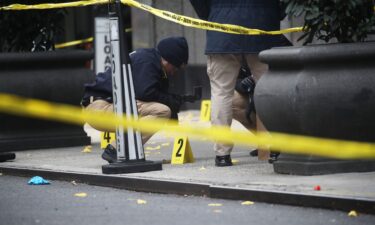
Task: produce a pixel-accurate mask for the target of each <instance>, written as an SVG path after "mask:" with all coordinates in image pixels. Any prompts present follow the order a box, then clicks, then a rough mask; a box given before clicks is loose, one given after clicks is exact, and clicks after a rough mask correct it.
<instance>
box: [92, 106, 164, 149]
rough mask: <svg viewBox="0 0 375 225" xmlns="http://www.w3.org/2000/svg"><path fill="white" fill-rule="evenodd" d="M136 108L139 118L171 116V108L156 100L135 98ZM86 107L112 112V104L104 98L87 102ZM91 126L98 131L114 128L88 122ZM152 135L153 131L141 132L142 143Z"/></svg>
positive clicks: (150, 118) (149, 118) (148, 118)
mask: <svg viewBox="0 0 375 225" xmlns="http://www.w3.org/2000/svg"><path fill="white" fill-rule="evenodd" d="M137 108H138V114H139V118H140V120H152V119H155V118H166V119H168V118H170V117H171V110H170V109H169V107H168V106H166V105H164V104H161V103H158V102H143V101H139V100H137ZM86 109H88V110H96V111H103V112H113V104H112V103H108V102H106V101H104V100H96V101H94V102H92V103H91V104H89V105H88V106H87V107H86ZM90 126H92V127H93V128H95V129H97V130H100V131H109V132H114V131H115V130H107V129H103V128H101V127H98V126H95V125H94V124H92V125H91V124H90ZM152 135H154V134H153V133H142V143H143V144H145V143H146V142H147V141H148V140H149V139H150V138H151V136H152Z"/></svg>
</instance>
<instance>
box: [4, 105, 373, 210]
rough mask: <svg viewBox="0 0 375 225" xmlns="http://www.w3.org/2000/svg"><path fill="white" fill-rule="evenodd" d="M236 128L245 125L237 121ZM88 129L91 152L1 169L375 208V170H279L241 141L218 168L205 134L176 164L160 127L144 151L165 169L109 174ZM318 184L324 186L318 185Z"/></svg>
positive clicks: (24, 159)
mask: <svg viewBox="0 0 375 225" xmlns="http://www.w3.org/2000/svg"><path fill="white" fill-rule="evenodd" d="M198 117H199V112H198V111H187V112H183V113H181V115H180V121H183V122H192V123H194V122H198ZM233 128H234V129H243V128H242V127H241V126H240V125H239V124H238V123H235V124H234V126H233ZM87 132H88V133H89V134H90V135H91V137H92V142H93V145H92V152H91V153H84V152H82V150H83V149H84V146H81V147H72V148H57V149H48V150H32V151H22V152H16V159H15V160H14V161H8V162H3V163H0V172H2V173H4V174H10V175H12V174H13V175H21V176H30V177H31V176H35V175H41V176H44V177H45V178H48V179H61V180H68V181H72V180H75V181H76V182H84V183H89V184H93V185H101V186H110V187H117V188H125V189H131V190H137V191H149V192H158V193H174V194H183V195H201V196H208V197H214V198H226V199H241V200H250V201H262V202H270V203H278V204H290V205H300V206H309V207H321V208H331V209H339V210H358V211H360V212H366V213H372V214H374V213H375V172H370V173H344V174H330V175H319V176H295V175H282V174H276V173H274V172H273V167H272V164H269V163H268V162H263V161H258V160H257V158H254V157H250V156H249V151H250V149H247V148H245V147H240V146H236V147H235V149H234V150H233V153H232V158H233V160H234V162H235V165H234V166H232V167H224V168H218V167H215V166H214V156H215V155H214V152H213V148H212V145H213V144H212V143H211V142H207V141H205V140H203V139H202V140H193V139H189V141H190V145H191V148H192V151H193V154H194V158H195V162H194V163H188V164H184V165H171V164H170V163H169V162H170V160H171V155H172V150H173V141H174V138H173V137H170V136H166V135H165V134H164V133H163V132H159V133H157V134H156V135H154V136H153V137H152V138H151V139H150V140H149V142H148V143H147V144H146V145H145V154H146V159H147V160H153V161H163V170H162V171H153V172H146V173H134V174H121V175H104V174H102V170H101V166H102V165H104V164H106V161H104V160H102V159H101V157H100V155H101V153H102V150H101V149H100V145H99V141H100V138H99V132H97V131H95V130H93V129H87ZM317 185H319V186H320V187H321V190H320V191H316V190H314V187H315V186H317Z"/></svg>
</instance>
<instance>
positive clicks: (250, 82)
mask: <svg viewBox="0 0 375 225" xmlns="http://www.w3.org/2000/svg"><path fill="white" fill-rule="evenodd" d="M235 89H236V91H237V92H238V93H240V94H242V95H247V96H249V105H248V106H247V108H246V118H247V119H248V120H249V121H250V122H252V121H251V118H250V115H251V113H252V112H254V113H255V112H256V111H255V105H254V89H255V80H254V77H253V75H252V74H251V70H250V68H249V66H248V64H247V62H246V59H245V55H243V54H242V61H241V67H240V71H239V72H238V78H237V82H236V87H235Z"/></svg>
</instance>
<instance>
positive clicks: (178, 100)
mask: <svg viewBox="0 0 375 225" xmlns="http://www.w3.org/2000/svg"><path fill="white" fill-rule="evenodd" d="M169 103H170V104H169V107H170V108H171V111H172V115H173V114H176V115H177V113H178V112H179V111H180V107H181V104H182V103H183V99H182V96H180V95H170V99H169Z"/></svg>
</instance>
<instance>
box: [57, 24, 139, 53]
mask: <svg viewBox="0 0 375 225" xmlns="http://www.w3.org/2000/svg"><path fill="white" fill-rule="evenodd" d="M131 31H132V29H131V28H127V29H125V32H126V33H127V32H131ZM93 40H94V38H93V37H89V38H86V39H82V40H76V41H70V42H65V43H61V44H55V48H57V49H59V48H67V47H72V46H75V45H80V44H84V43H89V42H92V41H93Z"/></svg>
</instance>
